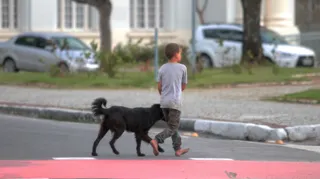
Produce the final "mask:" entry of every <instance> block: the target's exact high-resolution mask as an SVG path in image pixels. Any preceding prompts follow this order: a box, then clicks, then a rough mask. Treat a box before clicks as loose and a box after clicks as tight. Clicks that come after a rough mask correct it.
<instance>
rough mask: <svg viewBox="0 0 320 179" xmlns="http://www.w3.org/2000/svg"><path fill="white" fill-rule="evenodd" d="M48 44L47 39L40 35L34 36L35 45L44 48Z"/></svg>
mask: <svg viewBox="0 0 320 179" xmlns="http://www.w3.org/2000/svg"><path fill="white" fill-rule="evenodd" d="M48 45H49V42H48V40H47V39H45V38H42V37H37V38H36V47H38V48H41V49H44V48H45V47H47V46H48Z"/></svg>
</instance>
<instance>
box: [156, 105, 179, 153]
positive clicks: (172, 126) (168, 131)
mask: <svg viewBox="0 0 320 179" xmlns="http://www.w3.org/2000/svg"><path fill="white" fill-rule="evenodd" d="M162 111H163V114H164V117H165V120H166V122H167V127H166V128H165V129H164V130H163V131H162V132H160V133H159V134H157V135H156V136H155V138H154V139H153V140H151V142H150V144H151V146H152V148H153V153H154V155H155V156H157V155H159V151H158V147H157V146H158V143H160V144H161V143H163V142H164V140H165V139H167V138H169V137H171V136H172V135H173V134H174V133H175V131H177V130H178V127H179V121H176V119H179V118H177V117H175V116H177V115H178V114H179V113H180V111H178V110H175V111H173V109H169V108H163V109H162ZM176 111H178V112H176Z"/></svg>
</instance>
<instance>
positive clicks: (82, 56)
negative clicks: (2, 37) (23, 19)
mask: <svg viewBox="0 0 320 179" xmlns="http://www.w3.org/2000/svg"><path fill="white" fill-rule="evenodd" d="M88 54H89V55H88ZM0 64H2V67H3V70H4V71H6V72H18V71H19V70H22V71H33V72H45V71H49V70H50V68H51V67H52V66H53V65H55V66H57V67H59V68H60V69H61V70H63V71H70V72H75V71H95V70H97V69H98V68H99V63H98V62H97V60H96V59H94V52H93V50H92V49H91V48H90V47H89V46H88V45H86V44H85V43H84V42H82V41H81V40H79V39H78V38H76V37H73V36H71V35H68V34H64V33H57V32H48V33H42V32H41V33H40V32H27V33H22V34H19V35H17V36H14V37H12V38H11V39H9V40H8V41H6V42H2V43H0Z"/></svg>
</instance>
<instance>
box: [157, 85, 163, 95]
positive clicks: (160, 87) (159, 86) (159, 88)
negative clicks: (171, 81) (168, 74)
mask: <svg viewBox="0 0 320 179" xmlns="http://www.w3.org/2000/svg"><path fill="white" fill-rule="evenodd" d="M161 89H162V84H161V82H158V91H159V94H160V95H161Z"/></svg>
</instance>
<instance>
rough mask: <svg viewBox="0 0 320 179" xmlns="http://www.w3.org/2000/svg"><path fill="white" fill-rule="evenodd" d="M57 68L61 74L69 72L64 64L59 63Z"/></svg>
mask: <svg viewBox="0 0 320 179" xmlns="http://www.w3.org/2000/svg"><path fill="white" fill-rule="evenodd" d="M58 67H59V70H60V72H62V73H68V72H69V68H68V66H67V65H66V64H64V63H60V64H59V66H58Z"/></svg>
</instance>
